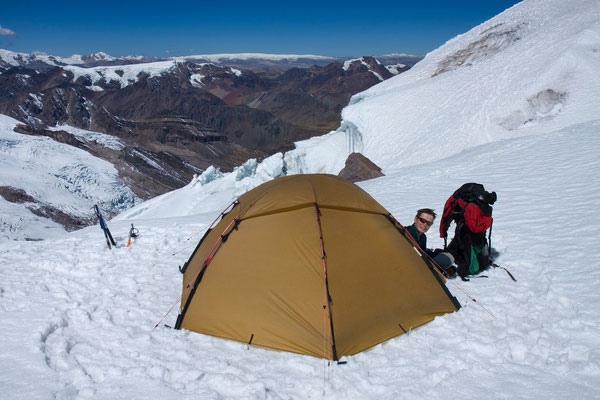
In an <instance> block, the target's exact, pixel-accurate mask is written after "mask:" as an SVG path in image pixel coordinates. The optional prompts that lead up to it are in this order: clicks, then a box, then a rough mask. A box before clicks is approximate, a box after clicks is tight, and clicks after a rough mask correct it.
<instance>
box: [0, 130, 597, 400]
mask: <svg viewBox="0 0 600 400" xmlns="http://www.w3.org/2000/svg"><path fill="white" fill-rule="evenodd" d="M599 148H600V121H595V122H591V123H586V124H581V125H577V126H572V127H569V128H566V129H563V130H560V131H557V132H553V133H550V134H547V135H543V136H542V135H534V136H528V137H522V138H514V139H510V140H506V141H504V142H502V143H499V144H486V145H481V146H479V147H476V148H474V149H471V150H468V151H465V152H463V153H461V154H459V155H455V156H452V157H450V158H447V159H443V160H439V161H436V162H431V163H426V164H421V165H418V166H410V167H406V168H400V169H398V170H396V171H394V173H393V174H391V175H389V176H386V177H382V178H380V179H376V180H372V181H369V182H365V183H363V184H362V185H361V186H362V187H363V188H364V189H365V190H367V191H368V192H369V193H371V194H372V195H373V196H374V197H375V198H376V199H377V200H379V201H380V202H381V203H382V204H383V205H384V206H386V207H387V208H388V209H389V210H390V211H391V212H392V213H393V214H394V215H395V216H396V217H397V218H398V219H399V220H400V221H405V222H409V221H411V219H412V217H413V215H414V211H415V209H417V208H418V207H422V206H432V207H435V208H437V209H438V210H439V209H440V208H441V207H442V204H443V202H444V200H445V197H446V196H447V195H449V194H450V193H451V192H452V191H453V190H454V189H455V188H456V187H458V186H459V185H460V184H462V183H464V182H465V181H477V182H482V183H484V184H485V185H486V187H487V188H488V189H489V190H495V191H497V192H498V194H499V200H498V202H497V203H496V205H495V213H494V215H495V223H494V233H493V243H494V247H495V248H496V249H497V250H498V251H499V252H500V258H499V259H498V260H497V262H498V263H499V264H501V265H502V266H504V267H506V268H508V269H509V270H510V271H511V272H512V273H513V274H514V275H515V277H516V279H517V280H518V282H516V283H515V282H513V281H512V280H510V279H509V277H508V275H507V274H506V273H505V272H504V271H503V270H500V269H493V270H490V271H489V272H488V273H487V275H488V276H489V278H481V279H472V280H471V281H470V282H464V283H463V282H460V281H456V280H453V281H450V282H449V283H448V287H449V289H450V290H451V291H452V292H453V294H454V295H455V296H457V298H458V299H459V301H460V302H461V303H462V305H463V308H462V309H461V310H460V311H459V312H457V313H454V314H449V315H445V316H442V317H439V318H436V319H435V320H434V321H433V322H432V323H430V324H427V325H425V326H423V327H421V328H419V329H417V330H415V331H412V332H411V333H410V334H408V335H403V336H400V337H397V338H394V339H392V340H390V341H388V342H386V343H383V344H381V345H378V346H375V347H374V348H372V349H371V350H368V351H365V352H363V353H360V354H358V355H355V356H352V357H347V358H346V361H347V364H345V365H337V364H335V363H333V364H330V365H329V364H328V363H327V362H325V361H323V360H319V359H316V358H312V357H308V356H300V355H295V354H291V353H285V352H276V351H270V350H264V349H259V348H252V347H251V348H248V346H246V345H243V344H240V343H236V342H231V341H227V340H222V339H218V338H213V337H209V336H204V335H200V334H197V333H193V332H188V331H175V330H172V329H169V328H167V327H165V326H164V325H162V324H161V325H160V326H159V327H158V328H156V329H154V326H155V325H156V324H157V323H159V321H161V319H162V318H163V316H164V315H165V313H167V312H168V311H169V309H170V308H171V307H172V306H173V305H174V304H176V302H177V300H178V298H179V296H180V294H181V279H182V276H181V274H180V273H179V271H178V270H177V266H178V265H182V264H183V262H185V261H186V260H187V258H188V257H189V255H190V254H191V252H192V251H193V249H194V247H195V245H196V243H197V241H198V240H199V238H200V237H201V236H202V234H203V231H204V230H205V229H206V227H207V226H208V224H210V222H212V219H214V217H215V216H216V215H217V211H216V210H217V209H218V208H224V207H225V206H226V200H225V199H223V203H222V204H219V205H218V206H219V207H217V204H216V202H215V203H214V204H213V203H210V204H208V205H207V208H206V212H205V213H203V214H195V215H190V216H187V217H182V218H163V219H145V220H144V219H139V220H135V221H133V222H134V223H135V226H136V227H137V228H138V229H139V230H140V237H139V238H138V239H137V240H136V241H135V242H134V243H133V245H132V246H131V247H129V248H127V247H124V242H125V240H126V233H127V231H128V228H129V224H130V222H131V221H129V220H126V219H120V220H119V221H114V220H113V221H111V222H109V226H110V228H111V230H112V232H113V234H114V235H115V236H116V238H117V241H118V243H119V244H120V247H118V248H116V249H113V250H112V251H110V250H108V249H107V248H106V245H105V243H104V238H103V236H102V232H101V230H100V229H99V227H98V226H95V227H89V228H86V229H84V230H81V231H78V232H73V233H71V234H69V235H67V236H65V237H64V238H60V239H53V240H46V241H43V242H35V243H25V242H4V243H1V244H0V259H1V260H2V265H3V266H6V265H10V268H2V270H1V274H2V275H1V276H2V279H1V280H0V282H1V283H0V297H1V298H2V301H1V302H0V313H1V318H2V321H3V322H4V323H3V329H2V330H0V350H1V351H0V371H2V372H0V387H1V388H2V391H3V393H5V394H8V397H7V398H11V399H17V400H18V399H30V398H36V399H52V398H62V399H87V398H90V399H91V398H93V399H115V398H142V397H143V398H150V399H182V398H183V399H196V398H214V399H217V398H248V399H258V398H267V399H280V398H293V399H304V398H326V399H348V398H352V399H370V398H380V399H397V398H416V399H421V398H422V399H425V398H428V399H447V398H497V399H503V398H519V399H539V398H547V399H561V398H566V397H570V396H574V397H578V398H585V399H592V398H598V396H600V336H599V335H598V334H597V332H598V330H599V329H600V308H599V307H597V306H596V305H597V304H598V303H599V302H600V291H599V290H598V284H599V283H598V282H600V270H599V269H598V268H597V266H596V265H595V264H594V263H590V262H589V260H590V255H593V254H596V253H598V251H600V245H598V242H597V238H598V237H600V215H599V214H598V213H590V212H589V210H593V209H595V208H597V207H598V198H599V195H600V181H599V180H598V179H597V176H598V175H599V174H600V161H599V160H600V158H599V157H598V149H599ZM532 154H535V157H532ZM474 159H475V161H478V160H485V161H486V162H487V163H488V164H487V168H480V166H479V163H478V162H474ZM437 228H438V225H437V223H436V224H435V225H434V226H433V227H432V229H431V231H430V235H429V241H430V242H431V244H432V245H435V246H440V245H441V241H440V239H439V238H436V235H435V231H436V230H437ZM567 229H568V230H567ZM39 255H43V257H41V258H40V257H39ZM463 291H466V292H467V293H468V294H469V295H470V296H473V297H475V298H476V299H477V303H474V302H472V301H471V300H470V299H469V298H468V297H467V295H465V293H464V292H463ZM484 307H485V308H484ZM177 311H178V309H177V305H176V306H175V310H174V311H172V312H171V313H170V314H168V316H167V317H166V319H165V320H164V321H163V324H167V325H170V326H173V324H174V322H175V318H176V316H177Z"/></svg>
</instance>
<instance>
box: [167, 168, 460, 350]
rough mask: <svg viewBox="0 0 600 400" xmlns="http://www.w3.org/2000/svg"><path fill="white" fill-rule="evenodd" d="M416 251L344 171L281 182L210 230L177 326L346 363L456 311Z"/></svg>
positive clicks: (250, 196)
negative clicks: (347, 357) (347, 358)
mask: <svg viewBox="0 0 600 400" xmlns="http://www.w3.org/2000/svg"><path fill="white" fill-rule="evenodd" d="M416 247H417V245H416V244H414V242H413V241H412V239H411V238H410V234H409V233H407V232H406V231H405V229H404V227H402V226H401V225H399V224H398V223H397V222H396V221H395V220H394V219H393V217H392V216H391V215H390V213H389V212H388V211H386V210H385V208H383V207H382V206H381V205H380V204H379V203H377V201H375V200H374V199H373V198H372V197H371V196H369V195H368V194H367V193H366V192H365V191H363V190H362V189H361V188H359V187H358V186H356V185H354V184H352V183H350V182H348V181H346V180H344V179H342V178H339V177H336V176H333V175H324V174H316V175H293V176H287V177H283V178H277V179H275V180H272V181H270V182H267V183H264V184H262V185H261V186H258V187H256V188H254V189H252V190H250V191H249V192H247V193H245V194H244V195H242V196H241V197H240V198H239V199H238V200H237V201H236V202H235V203H233V208H232V209H231V210H230V211H229V212H228V213H227V214H224V215H223V217H222V218H221V220H220V221H219V222H218V224H217V225H216V226H215V227H214V228H213V229H210V230H209V231H208V232H207V233H206V234H205V236H204V237H203V238H202V240H201V241H200V243H199V244H198V246H197V247H196V249H195V251H194V253H193V254H192V256H191V257H190V259H189V261H188V262H187V263H186V264H185V265H184V267H183V268H182V271H183V272H184V275H183V295H182V302H181V309H180V314H179V317H178V318H177V323H176V326H175V327H176V328H177V329H182V328H183V329H188V330H191V331H196V332H201V333H205V334H208V335H213V336H218V337H222V338H228V339H233V340H237V341H240V342H244V343H250V344H252V345H256V346H262V347H267V348H272V349H279V350H285V351H291V352H295V353H301V354H308V355H311V356H315V357H321V358H326V359H333V360H338V359H339V357H342V356H345V355H351V354H355V353H358V352H361V351H363V350H365V349H368V348H370V347H372V346H374V345H376V344H378V343H381V342H383V341H385V340H388V339H390V338H392V337H395V336H398V335H400V334H402V333H405V332H407V331H408V330H410V329H412V328H415V327H418V326H420V325H423V324H425V323H427V322H429V321H431V320H432V319H434V318H435V317H436V316H437V315H442V314H445V313H449V312H453V311H456V310H458V308H460V305H459V303H458V302H457V301H456V299H455V298H454V297H453V296H452V295H451V294H450V293H449V292H448V290H447V288H446V286H445V284H444V282H443V278H441V277H440V275H439V274H438V273H437V272H436V271H435V270H434V268H433V266H432V264H431V261H429V260H427V257H426V256H423V255H422V254H421V253H420V252H419V251H418V250H417V249H416Z"/></svg>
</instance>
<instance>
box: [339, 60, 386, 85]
mask: <svg viewBox="0 0 600 400" xmlns="http://www.w3.org/2000/svg"><path fill="white" fill-rule="evenodd" d="M355 62H359V63H361V64H362V65H364V66H365V67H367V69H368V70H369V71H370V72H371V73H372V74H373V75H375V77H376V78H377V79H379V80H380V81H384V79H383V77H382V76H381V74H379V73H378V72H376V71H373V70H372V69H371V66H370V65H369V64H367V62H366V61H365V59H364V58H355V59H352V60H346V61H344V65H343V66H342V69H343V70H344V71H348V69H350V66H351V65H352V64H353V63H355ZM378 62H379V61H378Z"/></svg>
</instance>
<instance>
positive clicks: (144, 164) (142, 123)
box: [0, 50, 419, 229]
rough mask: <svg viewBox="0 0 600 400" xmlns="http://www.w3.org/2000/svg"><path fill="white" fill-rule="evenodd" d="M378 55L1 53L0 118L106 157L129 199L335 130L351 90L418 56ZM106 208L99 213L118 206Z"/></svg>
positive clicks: (58, 212)
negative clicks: (159, 57)
mask: <svg viewBox="0 0 600 400" xmlns="http://www.w3.org/2000/svg"><path fill="white" fill-rule="evenodd" d="M383 58H384V59H385V60H387V62H388V64H387V65H384V63H382V62H380V61H379V60H378V59H376V58H374V57H361V58H356V59H346V60H343V59H334V58H329V57H318V56H292V55H267V54H238V55H236V54H231V55H212V56H190V57H185V58H184V57H178V58H174V59H168V60H149V59H145V58H141V57H123V58H115V57H111V56H109V55H107V54H105V53H96V54H91V55H87V56H72V57H69V58H61V57H56V56H49V55H41V54H22V53H14V52H10V51H7V50H0V89H1V90H0V114H4V115H6V116H9V117H11V118H13V119H15V120H17V121H20V122H21V124H18V126H16V127H15V129H16V131H17V132H18V133H20V134H24V135H29V136H45V137H48V138H51V139H52V140H54V141H56V142H60V143H62V144H64V145H66V146H70V147H73V148H77V149H80V150H84V151H86V152H88V153H89V154H91V155H93V156H94V157H98V158H100V159H103V160H106V161H108V162H110V163H111V164H112V165H113V166H114V167H115V168H116V170H117V171H118V173H117V178H116V180H117V181H118V182H119V183H122V184H124V185H125V186H126V187H128V188H129V189H130V190H131V191H132V193H133V195H134V198H136V199H138V200H136V201H139V200H145V199H149V198H152V197H154V196H156V195H159V194H162V193H165V192H167V191H169V190H173V189H176V188H179V187H182V186H184V185H186V184H187V183H189V182H190V180H191V179H192V178H193V176H194V175H195V174H200V173H202V172H203V171H205V170H206V169H207V168H208V167H209V166H215V167H216V168H218V169H220V170H222V171H231V170H232V168H233V167H235V166H237V165H240V164H242V163H244V162H245V161H246V160H248V159H259V160H260V159H263V158H265V157H268V156H269V155H271V154H274V153H276V152H280V151H286V150H290V149H292V148H293V144H294V142H297V141H299V140H304V139H308V138H310V137H314V136H319V135H322V134H324V133H327V132H330V131H332V130H334V129H336V128H337V127H338V125H339V121H340V115H341V110H342V108H343V107H344V106H345V105H346V104H347V103H348V101H349V100H350V97H351V96H352V95H354V94H355V93H358V92H360V91H362V90H364V89H366V88H368V87H370V86H372V85H374V84H377V83H379V82H381V81H383V80H385V79H388V78H390V77H392V76H394V75H397V74H398V73H401V72H404V71H406V70H408V69H409V68H410V67H411V66H412V65H414V62H416V61H417V60H418V59H419V57H414V56H408V55H402V54H397V55H389V56H384V57H383ZM399 61H405V62H407V64H401V63H399ZM390 63H391V64H390ZM78 129H79V130H85V131H87V132H93V133H95V134H96V136H98V135H97V134H104V135H110V136H112V137H113V138H114V140H118V141H119V143H120V145H119V146H117V147H114V146H113V147H110V146H108V147H107V146H105V145H103V144H101V143H99V142H98V141H96V140H88V139H85V135H81V134H80V135H77V134H76V133H74V132H75V131H76V130H78ZM90 134H91V133H88V134H87V136H88V137H89V136H90ZM106 140H108V139H103V141H106ZM114 140H113V141H114ZM0 186H1V187H2V188H3V189H2V191H3V192H4V193H12V195H11V196H10V197H9V198H11V199H12V198H17V199H23V198H25V197H23V196H16V197H15V193H17V192H18V190H21V191H25V193H27V189H26V188H24V187H13V186H9V185H7V184H4V185H0ZM19 193H20V192H19ZM27 194H28V196H29V197H31V196H32V195H33V197H34V198H35V195H34V194H33V193H27ZM36 201H37V202H38V203H39V204H41V203H43V204H44V206H43V208H44V209H45V210H46V211H44V212H43V213H41V212H39V209H38V208H33V209H35V210H38V211H36V212H37V213H38V216H42V217H43V216H50V217H51V218H53V220H54V221H55V222H59V223H60V224H61V225H64V226H65V227H67V228H68V229H73V228H75V227H80V226H83V225H85V224H86V223H89V221H91V220H90V218H89V217H90V216H91V215H90V213H89V210H88V211H85V212H84V211H81V210H80V211H79V212H78V213H76V214H72V213H70V212H66V211H65V207H64V205H61V204H49V203H48V202H46V201H45V200H44V199H41V198H37V200H36ZM109 203H110V204H111V205H110V206H109V207H108V210H107V211H108V212H109V214H112V213H114V212H117V211H119V210H122V209H123V206H124V205H125V204H129V203H128V202H124V203H123V204H121V205H118V203H117V202H115V201H110V202H109ZM115 207H116V208H115ZM50 210H51V211H50Z"/></svg>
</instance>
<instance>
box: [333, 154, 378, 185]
mask: <svg viewBox="0 0 600 400" xmlns="http://www.w3.org/2000/svg"><path fill="white" fill-rule="evenodd" d="M338 175H339V176H340V177H342V178H345V179H348V180H349V181H350V182H360V181H366V180H369V179H373V178H379V177H380V176H384V174H383V173H382V172H381V168H379V167H378V166H377V165H375V163H373V162H372V161H371V160H369V159H368V158H367V157H365V156H363V155H362V154H360V153H352V154H350V155H349V156H348V158H347V159H346V165H345V166H344V169H342V170H341V171H340V173H339V174H338Z"/></svg>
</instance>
